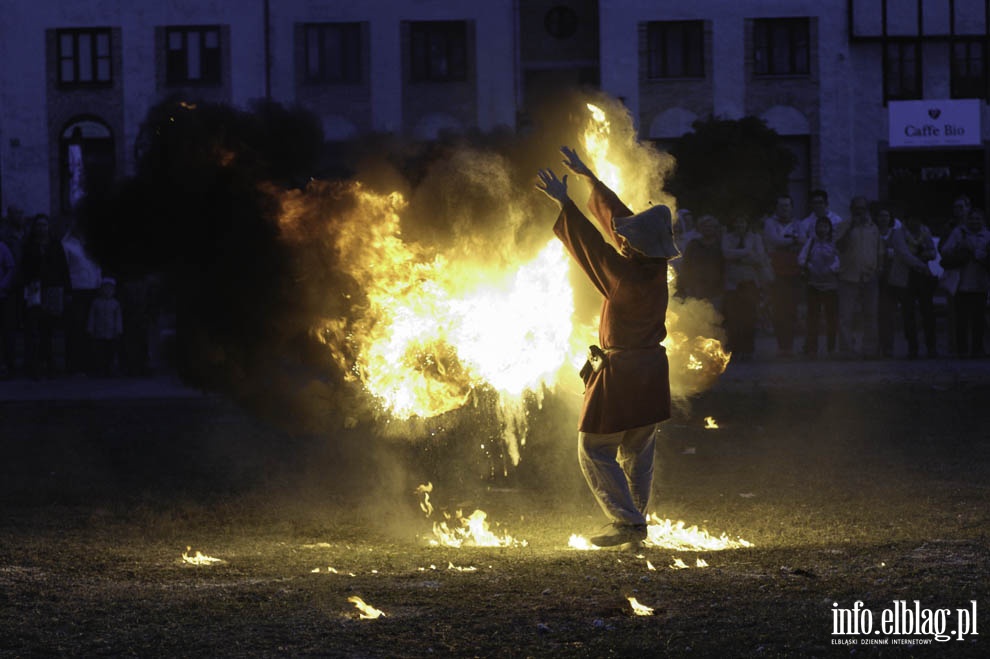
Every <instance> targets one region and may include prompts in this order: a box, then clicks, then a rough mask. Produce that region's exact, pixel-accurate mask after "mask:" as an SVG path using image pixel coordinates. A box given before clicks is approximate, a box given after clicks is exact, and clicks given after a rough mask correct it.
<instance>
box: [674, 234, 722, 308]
mask: <svg viewBox="0 0 990 659" xmlns="http://www.w3.org/2000/svg"><path fill="white" fill-rule="evenodd" d="M679 260H680V261H681V268H680V276H679V277H678V279H677V288H678V294H679V296H680V297H693V298H698V299H701V300H708V301H709V302H711V303H712V306H714V307H715V308H716V309H721V307H722V291H723V283H722V282H723V278H724V276H725V260H724V259H723V258H722V225H721V224H719V221H718V220H716V219H715V218H714V217H713V216H711V215H702V216H701V217H700V218H699V219H698V236H697V237H695V238H694V239H693V240H692V241H691V242H689V243H688V244H687V246H686V247H685V248H684V251H683V255H682V256H681V258H680V259H679Z"/></svg>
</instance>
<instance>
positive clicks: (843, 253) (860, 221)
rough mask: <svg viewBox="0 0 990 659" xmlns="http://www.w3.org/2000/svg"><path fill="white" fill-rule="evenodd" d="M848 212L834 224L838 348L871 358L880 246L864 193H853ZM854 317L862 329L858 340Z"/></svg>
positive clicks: (874, 345)
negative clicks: (837, 271) (836, 258)
mask: <svg viewBox="0 0 990 659" xmlns="http://www.w3.org/2000/svg"><path fill="white" fill-rule="evenodd" d="M849 212H850V214H851V217H850V219H848V220H844V221H842V222H840V223H839V224H838V225H836V226H835V236H836V240H835V244H836V246H837V247H838V248H839V262H840V269H839V350H840V352H842V353H843V354H844V355H845V356H847V357H853V356H861V357H866V358H871V357H876V356H878V350H877V342H878V336H879V335H878V332H877V294H878V292H879V290H878V287H877V278H878V276H879V274H880V266H881V263H882V262H883V250H884V247H883V241H882V240H881V239H880V230H879V229H878V228H877V225H876V224H875V223H874V222H873V220H872V219H871V218H870V209H869V205H868V203H867V201H866V197H861V196H857V197H853V199H852V201H851V202H850V203H849ZM857 319H858V320H859V325H860V330H861V332H862V338H861V340H860V341H859V342H857V341H856V337H855V333H856V325H857V322H856V321H857ZM857 344H858V345H857ZM857 348H858V349H857Z"/></svg>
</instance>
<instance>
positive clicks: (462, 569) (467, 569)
mask: <svg viewBox="0 0 990 659" xmlns="http://www.w3.org/2000/svg"><path fill="white" fill-rule="evenodd" d="M447 569H448V570H454V571H456V572H477V571H478V568H476V567H475V566H473V565H469V566H468V567H461V566H459V565H454V564H453V563H451V562H450V561H447Z"/></svg>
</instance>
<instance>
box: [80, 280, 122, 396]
mask: <svg viewBox="0 0 990 659" xmlns="http://www.w3.org/2000/svg"><path fill="white" fill-rule="evenodd" d="M116 288H117V281H116V280H115V279H114V278H113V277H104V278H103V281H102V283H101V285H100V294H99V296H98V297H97V298H96V299H95V300H93V303H92V304H91V305H90V307H89V322H88V323H87V324H86V330H87V331H88V332H89V336H90V338H91V339H92V342H93V366H94V368H95V369H96V374H97V375H104V376H109V375H112V374H113V365H114V357H116V355H117V343H118V342H119V340H120V336H121V334H122V333H123V327H124V325H123V319H122V316H121V312H120V302H118V301H117V299H116V298H115V297H114V293H115V291H116Z"/></svg>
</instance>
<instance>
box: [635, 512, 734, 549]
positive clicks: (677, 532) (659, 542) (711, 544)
mask: <svg viewBox="0 0 990 659" xmlns="http://www.w3.org/2000/svg"><path fill="white" fill-rule="evenodd" d="M646 532H647V536H646V541H645V542H644V544H645V545H646V546H648V547H663V548H665V549H676V550H679V551H722V550H725V549H741V548H743V547H752V546H753V543H751V542H748V541H746V540H743V539H742V538H737V539H736V540H732V539H731V538H729V537H728V536H727V535H725V534H724V533H723V534H722V535H721V536H719V537H717V538H716V537H714V536H712V535H711V534H710V533H708V531H704V530H699V529H698V527H697V526H687V525H686V524H685V523H684V522H682V521H677V522H672V521H671V520H669V519H660V518H659V517H657V516H656V514H655V513H653V514H651V515H650V516H649V519H648V525H647V527H646Z"/></svg>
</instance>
